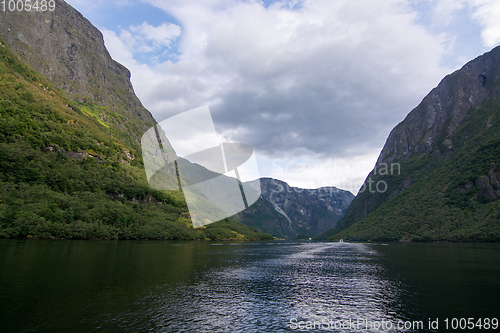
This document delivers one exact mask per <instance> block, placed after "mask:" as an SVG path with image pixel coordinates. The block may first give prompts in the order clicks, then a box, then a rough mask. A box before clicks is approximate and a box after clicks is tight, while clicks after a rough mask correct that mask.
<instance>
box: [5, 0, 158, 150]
mask: <svg viewBox="0 0 500 333" xmlns="http://www.w3.org/2000/svg"><path fill="white" fill-rule="evenodd" d="M55 2H56V6H55V10H54V11H45V12H37V11H34V10H33V11H30V12H27V11H5V12H4V11H0V37H1V38H2V39H3V40H4V41H5V42H6V43H7V44H8V45H9V47H10V49H11V51H12V52H13V53H14V54H15V55H16V56H17V57H18V58H19V59H20V60H21V61H22V62H23V63H25V64H27V65H28V66H29V67H30V68H32V69H34V70H35V71H37V72H38V73H40V74H42V75H44V76H45V77H47V78H48V79H49V80H50V81H51V82H52V83H53V84H54V85H55V86H56V87H57V88H59V89H62V90H64V91H65V92H66V93H67V97H68V98H69V99H71V100H74V101H76V102H77V103H78V105H79V107H80V110H82V111H83V112H85V113H88V114H89V115H91V116H93V117H95V118H96V119H97V120H98V121H100V122H102V123H103V124H105V125H110V124H112V125H114V126H115V127H116V129H119V131H115V133H114V135H115V136H118V137H119V138H121V139H123V140H124V141H125V142H127V143H128V144H131V145H138V144H139V140H140V138H141V136H142V134H143V133H144V132H145V131H146V130H147V129H148V128H150V127H151V126H153V124H154V123H155V121H154V119H153V117H152V116H151V114H150V113H149V111H147V110H146V109H145V108H144V107H143V106H142V104H141V102H140V101H139V99H138V98H137V97H136V95H135V94H134V91H133V88H132V84H131V83H130V72H129V71H128V70H127V69H126V68H125V67H124V66H122V65H120V64H119V63H117V62H116V61H114V60H113V59H111V56H110V55H109V53H108V51H107V50H106V48H105V46H104V40H103V36H102V34H101V32H100V31H99V30H97V29H96V28H95V27H94V26H93V25H92V24H91V23H90V22H89V21H88V20H87V19H86V18H84V17H83V16H82V14H80V13H79V12H78V11H77V10H75V9H74V8H73V7H71V6H70V5H68V4H67V3H66V2H64V1H63V0H56V1H55Z"/></svg>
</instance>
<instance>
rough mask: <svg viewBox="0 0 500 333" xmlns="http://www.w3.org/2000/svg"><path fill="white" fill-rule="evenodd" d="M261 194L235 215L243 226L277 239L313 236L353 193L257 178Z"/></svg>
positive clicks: (333, 222) (330, 224)
mask: <svg viewBox="0 0 500 333" xmlns="http://www.w3.org/2000/svg"><path fill="white" fill-rule="evenodd" d="M260 185H261V190H262V195H261V198H260V199H259V201H257V202H256V203H255V204H254V206H252V207H250V208H249V209H247V210H245V211H243V212H241V213H240V214H238V216H239V217H240V221H241V222H242V223H244V224H246V225H249V226H252V227H254V228H257V229H259V230H261V231H264V232H268V233H271V234H273V235H274V236H277V237H281V238H295V237H297V236H299V235H301V236H307V237H309V236H316V235H319V234H321V233H323V232H325V231H326V230H328V229H331V228H332V227H334V226H335V225H336V223H337V221H338V220H339V219H340V218H341V217H342V216H344V213H345V210H346V208H347V207H348V206H349V204H350V203H351V201H352V199H353V198H354V195H353V194H352V193H351V192H349V191H345V190H341V189H338V188H336V187H322V188H318V189H302V188H297V187H291V186H289V185H288V184H287V183H285V182H283V181H280V180H277V179H273V178H261V180H260Z"/></svg>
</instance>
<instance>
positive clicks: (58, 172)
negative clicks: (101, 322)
mask: <svg viewBox="0 0 500 333" xmlns="http://www.w3.org/2000/svg"><path fill="white" fill-rule="evenodd" d="M104 111H106V110H104V108H103V107H101V106H94V105H91V104H88V103H87V104H83V103H76V102H74V101H70V100H68V99H67V98H66V97H65V96H64V95H63V93H61V91H59V90H58V89H56V88H55V87H54V86H53V85H52V84H51V83H50V82H49V81H48V80H47V79H45V78H44V77H42V76H40V75H38V74H37V73H35V72H34V71H32V70H30V69H29V68H27V67H26V66H25V65H24V64H22V63H21V62H20V61H19V60H18V59H17V58H16V57H15V56H14V55H13V54H12V53H11V52H10V51H9V50H8V48H7V47H6V46H5V44H4V43H0V119H1V122H0V189H1V191H0V237H6V238H19V237H22V238H31V237H36V238H72V239H272V236H271V235H268V234H263V233H260V232H258V231H257V230H255V229H253V228H250V227H246V226H244V225H241V224H240V223H237V222H235V221H231V220H224V221H220V222H217V223H214V224H211V225H209V226H207V227H206V228H199V229H194V228H193V227H192V224H191V220H189V219H186V218H183V217H181V215H182V213H183V212H186V211H187V207H186V203H185V200H184V196H183V194H182V192H180V191H176V192H174V191H172V192H170V191H158V190H155V189H153V188H151V187H150V186H149V185H148V183H147V181H146V177H145V172H144V169H143V166H142V157H141V153H140V149H139V147H135V146H130V145H127V144H126V143H125V142H124V141H122V140H121V139H120V138H121V137H125V134H124V132H123V131H122V130H121V129H120V128H119V127H117V126H116V125H115V123H116V122H117V120H119V118H120V117H121V116H119V115H118V114H116V115H114V116H113V113H110V112H104ZM103 114H106V115H107V116H108V117H112V118H114V119H113V121H110V122H107V121H106V119H105V118H104V117H102V115H103ZM127 141H129V140H127Z"/></svg>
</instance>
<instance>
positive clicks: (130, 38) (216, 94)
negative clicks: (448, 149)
mask: <svg viewBox="0 0 500 333" xmlns="http://www.w3.org/2000/svg"><path fill="white" fill-rule="evenodd" d="M67 2H68V3H69V4H71V5H72V6H73V7H75V8H76V9H77V10H79V11H80V12H81V13H82V14H83V15H84V16H85V17H87V18H88V19H89V20H90V21H91V22H92V23H93V24H94V25H95V26H96V27H97V28H99V29H100V30H101V31H102V33H103V35H104V39H105V44H106V47H107V48H108V50H109V52H110V54H111V56H112V57H113V58H114V59H115V60H117V61H118V62H120V63H122V64H123V65H125V66H126V67H127V68H129V69H130V71H131V73H132V83H133V85H134V89H135V91H136V94H137V95H138V97H139V98H140V99H141V101H142V103H143V104H144V106H145V107H146V108H148V109H149V110H150V111H151V113H152V114H153V116H154V117H155V119H156V120H157V121H162V120H164V119H166V118H168V117H171V116H173V115H175V114H178V113H181V112H183V111H187V110H190V109H193V108H196V107H199V106H202V105H208V106H209V108H210V110H211V112H212V116H213V119H214V122H215V127H216V129H217V131H218V133H220V134H221V136H222V137H223V140H225V141H229V142H243V143H247V144H250V145H252V146H253V147H254V149H255V152H256V155H257V160H258V164H259V168H260V173H261V175H262V176H270V177H274V178H278V179H281V180H284V181H286V182H288V183H289V184H290V185H292V186H298V187H304V188H316V187H320V186H327V185H333V186H337V187H340V188H344V189H348V190H350V191H352V192H353V193H356V192H357V190H358V189H359V187H360V186H361V184H362V182H363V180H364V178H365V177H366V175H367V174H368V172H369V171H370V170H371V169H372V168H373V166H374V163H375V161H376V159H377V157H378V154H379V153H380V150H381V149H382V147H383V145H384V143H385V140H386V138H387V136H388V135H389V133H390V131H391V129H392V128H393V127H394V126H395V125H396V124H397V123H399V122H400V121H402V120H403V119H404V117H405V116H406V114H407V113H408V112H409V111H411V110H412V109H413V108H414V107H415V106H417V105H418V103H419V102H420V101H421V100H422V98H423V97H424V96H425V95H426V94H427V93H428V92H429V91H430V90H431V89H432V88H433V87H435V86H436V85H437V84H438V83H439V81H440V80H441V79H442V78H443V77H444V76H445V75H446V74H448V73H451V72H453V71H454V70H457V69H459V68H460V67H461V66H462V65H463V64H464V63H465V62H467V61H469V60H472V59H473V58H475V57H477V56H479V55H481V54H483V53H484V52H487V51H489V50H490V49H492V48H493V47H495V46H497V45H499V44H500V1H498V0H442V1H437V0H377V1H373V0H310V1H308V0H304V1H300V0H282V1H267V0H266V1H258V0H95V1H88V0H67ZM167 136H168V133H167Z"/></svg>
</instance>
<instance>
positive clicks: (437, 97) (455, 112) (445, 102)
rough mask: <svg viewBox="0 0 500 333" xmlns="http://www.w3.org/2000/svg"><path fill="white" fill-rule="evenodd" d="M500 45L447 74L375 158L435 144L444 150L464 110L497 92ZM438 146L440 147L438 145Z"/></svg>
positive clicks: (384, 159)
mask: <svg viewBox="0 0 500 333" xmlns="http://www.w3.org/2000/svg"><path fill="white" fill-rule="evenodd" d="M499 79H500V47H497V48H495V49H493V50H492V51H490V52H488V53H485V54H484V55H482V56H480V57H478V58H476V59H474V60H472V61H470V62H469V63H467V64H466V65H464V66H463V67H462V68H461V69H460V70H458V71H456V72H454V73H452V74H450V75H447V76H446V77H445V78H444V79H443V80H442V81H441V82H440V83H439V85H438V86H437V87H436V88H434V89H433V90H432V91H431V92H430V93H429V94H428V95H427V96H426V97H425V98H424V99H423V100H422V102H421V103H420V104H419V105H418V106H417V107H416V108H415V109H414V110H413V111H411V112H410V113H409V114H408V116H407V117H406V118H405V120H404V121H402V122H401V123H400V124H399V125H397V126H396V127H395V128H394V129H393V130H392V131H391V134H390V135H389V138H388V139H387V141H386V143H385V145H384V148H383V149H382V152H381V153H380V156H379V158H378V160H377V165H380V164H381V163H392V162H402V161H404V160H406V159H408V158H409V157H411V156H413V155H414V154H415V153H419V152H429V151H431V150H432V149H433V148H434V147H435V146H442V148H443V149H442V150H443V151H445V150H447V149H449V148H450V147H452V146H453V142H451V141H450V140H449V138H450V137H451V136H452V135H453V133H455V131H456V130H457V128H458V127H459V126H460V124H461V123H462V121H463V120H464V119H465V116H466V115H467V112H468V111H469V110H470V109H471V108H473V107H476V106H478V105H480V104H482V103H483V102H484V101H486V100H488V99H491V98H493V97H495V96H498V93H499V91H500V87H499V86H498V85H496V82H498V80H499ZM440 148H441V147H440Z"/></svg>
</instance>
